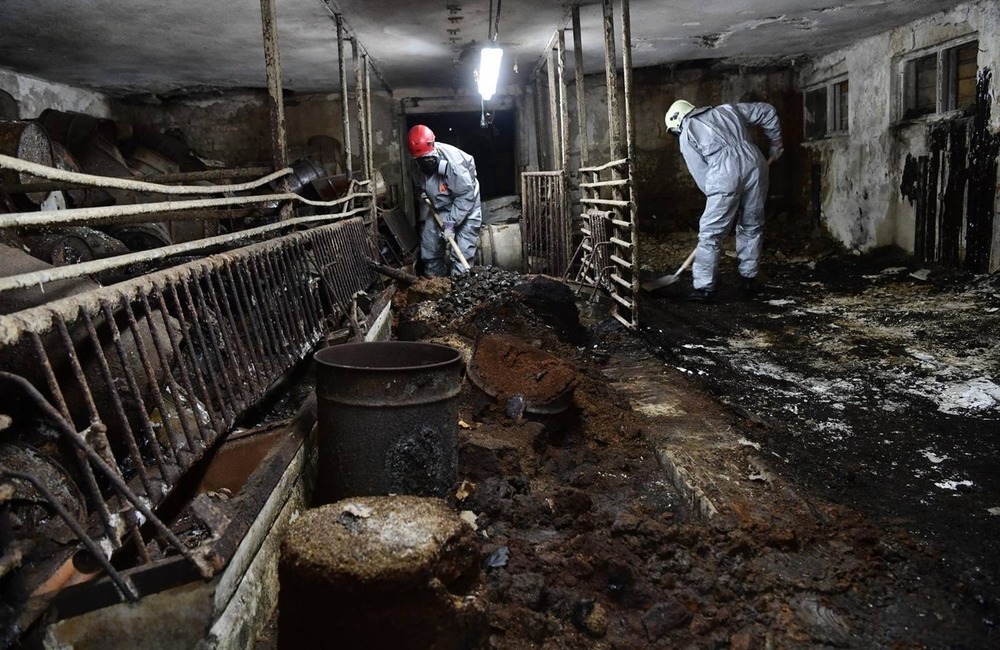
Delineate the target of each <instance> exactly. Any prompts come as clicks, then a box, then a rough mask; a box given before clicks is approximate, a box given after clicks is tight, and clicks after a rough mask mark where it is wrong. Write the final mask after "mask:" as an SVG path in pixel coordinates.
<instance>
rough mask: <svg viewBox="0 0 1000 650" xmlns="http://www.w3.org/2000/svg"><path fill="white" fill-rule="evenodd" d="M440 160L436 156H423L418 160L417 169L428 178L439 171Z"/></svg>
mask: <svg viewBox="0 0 1000 650" xmlns="http://www.w3.org/2000/svg"><path fill="white" fill-rule="evenodd" d="M439 162H440V160H439V158H438V157H437V156H435V155H433V154H432V155H430V156H421V157H420V158H417V167H418V168H419V169H420V171H422V172H423V173H425V174H427V175H428V176H430V175H432V174H434V173H436V172H437V171H438V163H439Z"/></svg>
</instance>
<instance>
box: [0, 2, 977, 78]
mask: <svg viewBox="0 0 1000 650" xmlns="http://www.w3.org/2000/svg"><path fill="white" fill-rule="evenodd" d="M572 4H573V3H568V2H555V1H552V0H531V1H527V0H506V1H503V0H492V2H491V0H476V1H475V2H469V1H468V0H440V1H438V2H421V3H415V2H409V1H407V0H280V1H278V7H277V11H278V27H279V30H278V31H279V38H280V48H281V63H282V71H283V78H282V82H283V85H284V87H285V88H286V89H287V90H291V91H295V92H309V93H311V92H335V91H336V90H337V89H338V86H339V84H338V71H337V70H338V67H337V30H336V21H335V19H334V14H335V13H341V14H343V16H344V18H345V21H346V24H347V26H348V29H349V31H350V33H351V34H353V35H356V36H357V37H358V39H359V42H360V43H361V46H362V47H363V48H364V50H365V51H367V52H368V54H369V55H370V57H371V60H372V61H373V62H374V64H375V66H376V68H377V70H378V76H376V77H374V79H373V85H374V86H375V87H378V86H380V85H386V86H388V87H390V88H391V89H392V90H393V92H394V94H395V95H396V96H398V97H406V96H410V94H411V92H426V91H427V89H435V91H436V92H437V93H438V94H442V93H451V94H457V95H461V94H474V93H475V85H474V81H473V78H472V69H473V66H474V62H475V61H476V56H475V53H476V52H477V51H478V48H479V47H480V46H481V45H482V44H483V43H484V42H486V41H488V40H491V39H492V36H493V33H494V29H493V27H496V28H497V29H496V30H495V33H496V42H497V43H498V44H500V45H501V46H502V47H503V48H504V50H505V58H504V67H503V70H502V76H501V80H500V84H501V86H504V85H507V86H510V85H519V84H521V83H525V82H526V81H527V78H528V76H529V75H530V73H531V71H532V70H533V69H534V68H535V65H536V63H537V62H538V60H539V58H540V57H541V56H542V54H543V52H544V50H545V46H546V44H547V43H548V42H549V41H550V39H551V37H552V35H553V33H554V32H555V30H556V29H558V28H566V27H569V25H570V7H571V6H572ZM956 4H959V3H958V1H957V0H840V1H839V2H838V1H837V0H700V1H698V2H679V1H662V0H632V2H631V26H632V37H633V43H634V47H633V60H634V65H635V66H636V67H645V66H654V65H662V64H670V63H676V62H680V61H685V60H692V59H704V58H744V57H764V58H774V57H799V56H803V55H810V54H817V53H822V52H825V51H829V50H833V49H836V48H838V47H842V46H844V45H847V44H850V43H853V42H855V41H857V40H858V39H861V38H863V37H865V36H868V35H873V34H876V33H879V32H881V31H884V30H885V29H887V28H890V27H893V26H896V25H900V24H903V23H906V22H909V21H911V20H913V19H915V18H918V17H921V16H926V15H930V14H932V13H935V12H938V11H941V10H944V9H947V8H950V7H952V6H954V5H956ZM580 5H581V22H582V28H583V51H584V54H585V65H584V67H585V69H586V71H587V72H598V71H600V70H602V69H603V65H604V64H603V56H604V54H603V52H604V50H603V24H602V4H601V3H600V2H594V1H587V2H582V3H580ZM498 11H499V18H498V17H497V13H498ZM614 12H615V28H616V31H617V32H618V35H619V38H620V33H621V13H620V12H621V3H620V0H617V1H616V2H615V9H614ZM491 17H492V20H491ZM0 25H2V28H0V29H2V30H3V38H2V39H0V67H3V68H7V69H11V70H15V71H17V72H20V73H23V74H27V75H30V76H35V77H39V78H42V79H45V80H47V81H54V82H61V83H65V84H69V85H73V86H81V87H86V88H93V89H96V90H100V91H104V92H107V93H109V94H112V95H124V94H132V93H169V92H186V91H188V90H197V89H204V88H262V87H265V86H266V83H265V69H264V55H263V46H262V30H261V10H260V4H259V2H258V0H213V1H212V2H201V3H192V2H188V1H186V0H132V1H131V2H127V3H123V2H121V0H87V1H86V2H84V1H81V0H76V1H72V2H69V1H67V0H0ZM566 41H567V46H568V47H569V48H572V42H573V40H572V33H571V32H569V31H568V32H567V33H566ZM620 48H621V46H620V44H619V46H618V56H619V60H620V58H621V49H620ZM349 51H350V49H349V48H348V52H349ZM569 59H570V63H569V64H570V65H572V56H570V57H569ZM515 63H516V64H517V73H515ZM380 78H381V79H382V80H384V84H383V83H382V82H381V81H380ZM352 83H353V79H352Z"/></svg>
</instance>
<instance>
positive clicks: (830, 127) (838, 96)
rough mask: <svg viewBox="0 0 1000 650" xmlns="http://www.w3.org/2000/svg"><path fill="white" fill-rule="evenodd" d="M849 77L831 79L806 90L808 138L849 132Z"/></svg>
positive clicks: (805, 103) (806, 132) (806, 129)
mask: <svg viewBox="0 0 1000 650" xmlns="http://www.w3.org/2000/svg"><path fill="white" fill-rule="evenodd" d="M847 88H848V86H847V79H844V78H840V79H839V80H836V81H829V82H827V83H825V84H823V85H822V86H817V87H814V88H809V89H807V90H806V91H805V94H804V98H803V103H804V109H805V120H804V121H805V137H806V140H820V139H822V138H825V137H827V136H828V135H835V134H841V133H847V128H848V126H847V125H848V114H847V106H848V92H847Z"/></svg>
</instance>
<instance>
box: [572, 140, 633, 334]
mask: <svg viewBox="0 0 1000 650" xmlns="http://www.w3.org/2000/svg"><path fill="white" fill-rule="evenodd" d="M580 174H581V177H582V179H583V180H582V182H581V183H580V190H581V191H582V192H583V196H582V197H581V199H580V203H581V204H582V206H583V208H584V210H585V212H584V214H583V215H582V219H581V227H580V228H581V233H582V236H583V238H582V241H581V243H580V246H579V247H578V249H577V255H574V258H576V257H577V256H579V258H580V259H579V262H578V264H579V266H578V267H577V272H576V279H577V281H578V282H580V283H581V284H582V285H583V286H589V287H591V288H592V289H593V290H594V291H597V290H598V289H602V290H605V291H606V292H607V293H608V295H610V296H611V298H612V300H613V301H614V302H613V310H612V315H613V316H614V317H615V318H616V319H618V320H619V321H620V322H621V323H622V324H624V325H625V326H627V327H629V328H632V329H634V328H636V327H638V325H639V310H638V303H637V296H638V292H639V262H638V249H639V233H638V225H637V224H638V222H637V217H636V210H635V201H634V200H633V198H632V196H633V183H632V174H631V171H630V165H629V161H628V159H623V160H616V161H613V162H610V163H606V164H604V165H601V166H598V167H585V168H582V169H581V170H580ZM574 262H575V263H577V262H576V260H575V259H574Z"/></svg>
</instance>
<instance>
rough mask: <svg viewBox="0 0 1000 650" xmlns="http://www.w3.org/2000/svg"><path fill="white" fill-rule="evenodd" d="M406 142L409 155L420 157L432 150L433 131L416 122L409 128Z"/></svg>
mask: <svg viewBox="0 0 1000 650" xmlns="http://www.w3.org/2000/svg"><path fill="white" fill-rule="evenodd" d="M406 139H407V144H409V145H410V155H411V156H413V157H414V158H420V157H421V156H426V155H427V154H429V153H431V152H432V151H434V132H433V131H431V130H430V129H429V128H427V127H426V126H424V125H423V124H418V125H416V126H415V127H413V128H412V129H410V134H409V135H408V136H407V138H406Z"/></svg>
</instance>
